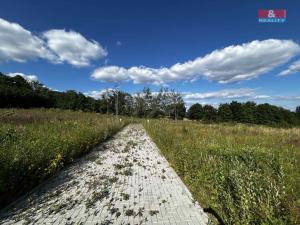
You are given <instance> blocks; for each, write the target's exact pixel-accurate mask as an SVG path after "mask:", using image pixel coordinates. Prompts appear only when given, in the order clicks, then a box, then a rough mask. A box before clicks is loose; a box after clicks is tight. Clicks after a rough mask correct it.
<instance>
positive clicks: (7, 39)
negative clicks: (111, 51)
mask: <svg viewBox="0 0 300 225" xmlns="http://www.w3.org/2000/svg"><path fill="white" fill-rule="evenodd" d="M106 55H107V51H106V50H105V49H104V48H103V47H102V46H101V45H100V44H99V43H98V42H96V41H93V40H91V41H90V40H87V39H86V38H85V37H83V36H82V35H81V34H80V33H77V32H75V31H65V30H48V31H45V32H43V33H42V35H41V36H38V35H35V34H33V33H32V32H30V31H29V30H26V29H25V28H23V27H22V26H20V25H19V24H17V23H11V22H8V21H6V20H4V19H1V18H0V62H9V61H16V62H26V61H28V60H35V59H47V60H48V61H50V62H52V63H64V62H67V63H69V64H71V65H73V66H76V67H83V66H89V65H90V64H91V61H92V60H95V59H99V58H103V57H105V56H106Z"/></svg>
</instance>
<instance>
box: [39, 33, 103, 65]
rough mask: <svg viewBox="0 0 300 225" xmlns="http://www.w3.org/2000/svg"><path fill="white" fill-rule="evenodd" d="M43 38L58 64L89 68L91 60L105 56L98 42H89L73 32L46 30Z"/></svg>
mask: <svg viewBox="0 0 300 225" xmlns="http://www.w3.org/2000/svg"><path fill="white" fill-rule="evenodd" d="M43 37H44V38H45V39H46V41H47V45H48V47H49V48H50V49H51V50H52V51H53V52H54V53H55V54H56V55H57V57H58V60H59V61H60V62H68V63H69V64H71V65H74V66H77V67H83V66H89V65H90V61H91V60H95V59H98V58H103V57H105V56H106V55H107V52H106V50H105V49H103V47H102V46H101V45H100V44H99V43H98V42H96V41H89V40H87V39H86V38H85V37H83V36H82V35H81V34H80V33H77V32H75V31H65V30H48V31H46V32H44V33H43Z"/></svg>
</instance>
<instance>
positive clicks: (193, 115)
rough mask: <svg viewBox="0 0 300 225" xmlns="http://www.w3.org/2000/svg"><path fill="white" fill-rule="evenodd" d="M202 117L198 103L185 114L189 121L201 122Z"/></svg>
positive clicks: (200, 106)
mask: <svg viewBox="0 0 300 225" xmlns="http://www.w3.org/2000/svg"><path fill="white" fill-rule="evenodd" d="M203 115H204V111H203V107H202V105H200V104H199V103H196V104H193V105H192V106H191V107H190V108H189V110H188V112H187V117H188V118H189V119H191V120H201V119H202V118H203Z"/></svg>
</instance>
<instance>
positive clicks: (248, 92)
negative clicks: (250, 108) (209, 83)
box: [184, 88, 256, 100]
mask: <svg viewBox="0 0 300 225" xmlns="http://www.w3.org/2000/svg"><path fill="white" fill-rule="evenodd" d="M255 93H256V89H251V88H240V89H228V90H220V91H214V92H203V93H185V94H184V99H186V100H202V99H212V98H224V99H236V98H245V97H252V96H254V95H255Z"/></svg>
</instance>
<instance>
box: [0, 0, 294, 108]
mask: <svg viewBox="0 0 300 225" xmlns="http://www.w3.org/2000/svg"><path fill="white" fill-rule="evenodd" d="M278 8H279V9H286V10H287V21H286V23H263V24H262V23H258V19H257V11H258V9H278ZM299 11H300V2H299V1H283V0H282V1H275V0H272V1H221V0H219V1H141V0H140V1H92V0H86V1H74V0H73V1H56V0H52V1H38V0H31V1H30V0H29V1H21V0H19V1H16V0H2V1H1V7H0V18H1V20H0V42H1V43H0V71H1V72H4V73H7V74H8V73H11V74H14V73H23V74H24V75H35V76H36V77H37V79H38V80H39V81H40V82H42V83H44V84H45V85H46V86H48V87H50V88H53V89H56V90H60V91H64V90H68V89H73V90H77V91H81V92H84V93H86V94H90V95H93V96H99V93H100V92H101V90H102V89H104V88H114V87H115V86H116V85H118V86H119V87H120V89H122V90H124V91H127V92H130V93H134V92H137V91H141V90H142V88H143V87H144V86H149V87H151V88H152V89H153V90H154V91H155V90H158V89H159V88H160V87H161V86H168V87H170V88H174V89H175V90H177V91H180V92H183V94H184V98H185V101H186V102H187V103H188V104H189V105H190V104H192V103H194V102H200V103H203V104H205V103H209V104H213V105H217V104H219V103H220V102H229V101H231V100H238V101H247V100H251V101H256V102H258V103H262V102H269V103H272V104H276V105H280V106H283V107H286V108H290V109H294V108H295V106H297V105H300V88H299V81H300V76H299V75H300V61H299V60H300V46H299V44H300V40H299V39H300V26H299V24H300V17H299ZM229 46H231V47H229ZM216 50H217V52H216ZM283 71H285V72H283ZM280 73H281V76H279V74H280Z"/></svg>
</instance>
